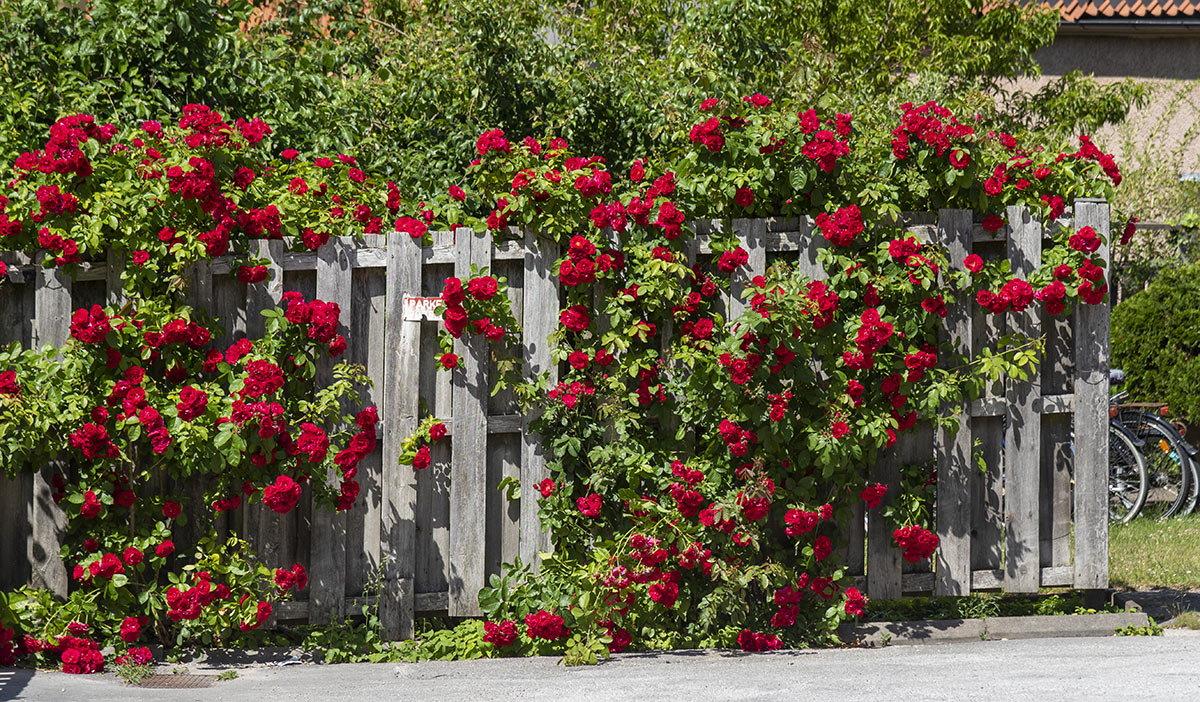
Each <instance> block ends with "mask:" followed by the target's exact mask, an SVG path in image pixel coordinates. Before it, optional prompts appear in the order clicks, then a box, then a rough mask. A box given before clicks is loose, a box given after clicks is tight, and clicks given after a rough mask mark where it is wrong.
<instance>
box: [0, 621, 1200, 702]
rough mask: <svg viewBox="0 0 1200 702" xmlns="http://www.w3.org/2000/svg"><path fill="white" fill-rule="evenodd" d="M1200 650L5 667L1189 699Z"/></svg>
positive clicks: (104, 685)
mask: <svg viewBox="0 0 1200 702" xmlns="http://www.w3.org/2000/svg"><path fill="white" fill-rule="evenodd" d="M1198 662H1200V632H1190V631H1189V632H1169V633H1168V635H1166V636H1162V637H1113V638H1079V639H1033V640H1020V641H979V642H970V643H958V644H944V645H927V646H890V647H887V648H883V649H875V650H866V649H839V650H822V651H792V652H789V651H784V652H776V653H756V654H746V653H741V652H733V651H704V652H677V653H668V654H628V655H621V656H616V657H614V658H613V659H612V660H610V661H607V662H604V663H602V664H600V665H597V666H591V667H583V668H570V669H568V668H563V667H561V666H558V665H556V661H555V659H553V658H537V659H508V660H483V661H464V662H455V663H440V662H434V663H419V664H401V665H395V664H379V665H369V664H354V665H332V666H318V665H296V666H288V667H262V666H252V667H244V668H240V669H239V677H238V678H237V679H236V680H231V681H224V682H219V683H217V685H216V686H215V687H212V688H209V689H202V690H143V689H135V688H129V687H125V686H122V685H121V684H120V682H119V681H117V680H116V679H115V678H114V677H113V676H112V675H111V674H108V675H89V676H74V675H64V674H61V673H42V672H39V673H31V672H30V671H24V670H12V669H0V700H2V701H4V702H7V701H8V700H47V701H55V702H57V701H59V700H64V701H70V702H125V701H126V700H156V701H157V700H166V701H168V702H177V701H178V702H191V701H193V700H196V701H200V702H211V701H215V700H230V701H236V702H243V701H244V702H262V701H263V700H272V701H275V700H313V701H319V702H343V701H346V702H367V701H368V700H369V701H370V702H376V701H380V700H414V701H419V702H428V701H431V700H454V701H455V702H458V701H460V700H547V701H552V702H566V701H568V700H598V701H601V702H615V701H617V700H639V701H640V702H668V701H673V700H686V701H687V702H697V701H699V700H789V701H791V700H797V699H800V700H805V699H812V700H818V701H819V702H834V701H836V700H855V701H861V700H876V699H889V700H897V699H899V700H914V701H915V700H972V699H987V700H989V701H991V702H995V701H996V700H1002V701H1003V702H1018V701H1020V700H1088V701H1089V702H1090V701H1093V700H1134V699H1136V700H1183V699H1193V698H1195V697H1196V696H1197V692H1198V691H1200V665H1198ZM191 672H193V673H205V674H212V673H214V672H215V671H214V670H212V669H206V670H201V669H198V668H196V667H193V668H192V670H191Z"/></svg>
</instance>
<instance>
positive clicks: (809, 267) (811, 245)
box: [796, 217, 829, 280]
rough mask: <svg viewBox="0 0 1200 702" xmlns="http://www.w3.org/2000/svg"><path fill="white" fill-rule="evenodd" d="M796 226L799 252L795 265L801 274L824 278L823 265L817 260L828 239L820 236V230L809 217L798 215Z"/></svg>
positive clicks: (813, 277) (827, 243)
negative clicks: (798, 235)
mask: <svg viewBox="0 0 1200 702" xmlns="http://www.w3.org/2000/svg"><path fill="white" fill-rule="evenodd" d="M796 227H797V228H798V229H799V231H800V252H799V255H798V257H797V261H796V267H797V268H798V269H799V271H800V273H801V275H804V276H805V277H807V278H812V279H813V280H825V278H826V275H825V267H824V266H822V265H821V264H820V262H819V261H817V258H818V256H819V255H820V253H821V249H824V248H825V247H827V246H828V245H829V241H828V240H826V239H825V237H824V236H822V234H821V232H820V231H818V230H817V229H816V228H814V225H813V221H812V219H811V218H809V217H800V218H798V219H797V220H796Z"/></svg>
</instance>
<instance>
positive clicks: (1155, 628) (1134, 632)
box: [1116, 619, 1163, 636]
mask: <svg viewBox="0 0 1200 702" xmlns="http://www.w3.org/2000/svg"><path fill="white" fill-rule="evenodd" d="M1162 635H1163V628H1162V627H1161V626H1159V625H1158V624H1157V623H1155V621H1154V620H1153V619H1151V620H1150V623H1149V624H1147V625H1146V626H1135V625H1133V624H1130V625H1129V626H1120V627H1117V629H1116V636H1162Z"/></svg>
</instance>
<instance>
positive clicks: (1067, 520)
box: [1040, 308, 1075, 567]
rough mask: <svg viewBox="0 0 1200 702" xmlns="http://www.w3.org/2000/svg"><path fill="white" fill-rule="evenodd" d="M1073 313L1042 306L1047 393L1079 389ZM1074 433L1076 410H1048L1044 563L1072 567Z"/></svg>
mask: <svg viewBox="0 0 1200 702" xmlns="http://www.w3.org/2000/svg"><path fill="white" fill-rule="evenodd" d="M1071 327H1072V315H1060V316H1058V317H1054V316H1051V315H1049V314H1046V312H1045V309H1044V308H1043V309H1042V330H1043V332H1044V333H1045V334H1046V358H1045V361H1044V362H1043V363H1042V397H1047V396H1050V395H1071V394H1072V393H1074V392H1075V383H1074V378H1075V360H1074V355H1075V354H1074V336H1073V334H1072V331H1071ZM1073 438H1074V437H1073V433H1072V430H1071V415H1070V413H1069V412H1068V413H1061V414H1046V413H1045V412H1043V413H1042V485H1041V505H1042V507H1041V510H1040V511H1041V564H1042V566H1043V567H1054V566H1069V565H1071V472H1072V468H1071V466H1072V463H1073V462H1074V456H1073V453H1072V443H1073Z"/></svg>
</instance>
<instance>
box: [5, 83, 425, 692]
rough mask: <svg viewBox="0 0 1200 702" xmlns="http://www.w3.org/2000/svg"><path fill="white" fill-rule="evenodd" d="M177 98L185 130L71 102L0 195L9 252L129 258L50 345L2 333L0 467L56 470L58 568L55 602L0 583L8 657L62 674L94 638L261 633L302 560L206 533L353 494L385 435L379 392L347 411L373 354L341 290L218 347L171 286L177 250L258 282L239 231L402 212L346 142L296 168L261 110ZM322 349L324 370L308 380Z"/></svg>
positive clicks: (319, 227)
mask: <svg viewBox="0 0 1200 702" xmlns="http://www.w3.org/2000/svg"><path fill="white" fill-rule="evenodd" d="M183 112H184V114H183V116H182V117H181V118H180V120H179V123H178V126H177V127H167V128H164V127H162V126H161V125H160V124H159V123H157V122H144V123H143V124H141V125H140V126H139V127H137V128H135V129H133V130H129V131H127V132H125V133H119V132H118V130H117V129H116V128H115V127H113V126H112V125H102V124H97V123H96V122H95V120H93V119H92V118H91V117H89V116H86V115H77V116H73V117H67V118H64V119H62V120H60V121H59V122H58V123H56V124H55V126H54V128H53V129H52V130H51V135H50V140H49V141H48V142H46V144H45V146H44V147H43V148H42V149H39V150H37V151H33V152H29V153H26V154H24V155H22V156H21V157H20V158H19V159H18V160H17V163H16V164H15V167H14V178H13V180H12V181H11V182H9V184H8V188H9V189H8V191H7V195H5V196H4V197H0V210H2V213H0V234H2V235H3V236H2V238H0V247H2V248H4V249H16V250H25V251H28V252H30V253H33V252H35V251H45V252H47V253H46V255H45V257H44V260H43V261H41V262H42V265H46V266H64V267H67V268H70V267H72V266H74V265H75V264H76V263H78V262H81V261H83V260H86V259H88V258H91V257H93V256H95V255H97V254H100V253H102V252H104V251H105V250H114V251H117V252H119V253H122V254H124V255H126V256H127V258H128V263H127V265H126V267H125V272H124V290H125V292H126V294H127V295H128V296H129V302H128V303H126V304H124V305H122V306H120V307H103V308H102V307H100V306H92V307H90V308H86V309H78V310H76V311H75V312H74V314H73V315H72V317H71V320H70V338H69V341H68V343H67V344H66V345H65V346H63V347H61V348H57V349H55V348H49V347H47V348H46V349H42V350H34V349H29V350H22V349H21V348H20V347H19V346H18V345H15V344H14V345H13V346H11V347H9V348H7V349H4V350H0V367H3V368H4V370H3V371H2V373H3V376H2V378H3V385H0V387H2V388H3V392H2V393H0V437H2V438H0V464H2V465H4V468H5V472H6V473H7V474H8V475H9V477H12V476H14V475H15V474H16V473H17V472H18V471H20V470H24V469H26V468H28V467H40V466H43V465H46V466H49V467H50V470H49V475H48V479H49V480H50V482H51V485H52V488H53V495H52V496H53V498H54V501H55V502H57V503H58V504H60V505H61V506H62V508H63V509H64V511H65V512H66V516H67V529H66V534H65V537H64V539H63V543H64V546H63V549H62V553H61V556H62V558H63V560H64V562H65V564H66V566H67V569H68V572H69V574H70V578H71V586H70V594H69V597H68V598H67V600H66V602H60V601H55V600H53V599H52V598H50V596H49V595H48V593H45V592H43V591H29V590H26V591H23V593H22V594H21V595H19V596H18V595H14V596H12V597H10V598H9V605H10V607H9V612H10V613H11V617H8V618H6V619H5V624H7V625H8V626H9V627H10V628H13V625H16V627H15V630H16V631H18V632H19V633H20V634H21V636H22V638H20V639H19V640H18V643H17V645H16V646H15V648H14V649H13V651H14V655H23V654H30V655H35V656H39V658H38V659H37V660H38V661H39V662H41V663H55V662H58V659H59V658H61V663H62V665H63V669H64V670H68V672H92V671H94V670H102V669H103V665H104V660H103V657H99V658H96V656H97V655H99V654H98V653H97V652H98V651H99V650H100V649H101V648H103V645H104V644H110V645H114V646H115V647H116V648H117V650H118V651H122V650H125V649H126V648H128V647H130V646H133V645H135V644H136V643H138V642H145V641H152V640H153V641H160V642H164V643H170V644H184V643H204V644H220V645H226V644H229V643H231V642H233V641H236V640H237V639H238V637H239V636H246V635H248V632H252V631H254V630H256V629H257V628H258V627H259V626H261V624H262V623H263V622H264V621H265V620H266V619H267V618H268V617H269V616H270V614H271V611H272V602H277V601H279V600H281V599H286V598H287V597H289V596H290V594H291V593H292V592H294V591H296V590H298V589H303V588H304V587H305V586H306V583H307V573H306V571H305V569H304V566H303V564H299V563H297V564H294V565H291V566H289V567H287V568H279V569H271V568H268V567H267V566H265V565H263V564H262V563H261V562H260V561H259V560H258V558H257V556H256V555H255V554H254V553H253V552H252V550H251V549H250V547H249V545H248V544H247V543H246V542H245V541H243V540H241V539H239V538H237V537H236V536H231V537H229V538H228V539H226V538H218V537H217V532H216V531H215V526H216V525H215V516H216V515H217V514H218V513H220V512H229V511H233V510H238V509H241V508H244V506H245V505H247V504H251V503H261V504H263V505H264V506H265V507H267V508H268V509H270V510H273V511H274V512H276V513H279V514H287V513H288V512H290V511H291V510H293V509H295V508H296V506H297V504H298V503H299V501H300V500H301V499H302V498H309V499H311V501H312V504H313V506H314V508H318V509H319V508H325V509H331V510H339V511H341V510H347V509H350V508H352V507H353V505H354V504H355V502H356V500H357V496H358V493H359V483H358V481H357V479H356V477H357V471H358V463H359V461H361V460H362V458H363V457H365V456H366V455H368V454H370V453H371V452H372V451H373V450H374V449H375V446H376V442H377V437H376V431H375V427H376V424H377V423H378V420H379V416H378V412H377V411H376V410H375V408H374V407H366V408H360V409H356V410H352V409H351V408H355V407H356V406H357V404H358V394H357V392H358V389H359V388H362V387H364V386H365V385H366V384H367V383H368V382H369V381H368V379H367V378H366V376H365V372H364V370H363V369H362V368H361V367H358V366H355V365H352V364H349V363H346V362H338V361H337V357H338V356H340V355H342V354H343V353H344V352H345V350H346V346H347V341H346V339H345V338H344V337H343V336H342V335H341V334H339V320H340V318H341V315H342V313H343V311H342V310H340V309H339V308H338V305H336V304H334V303H329V302H326V301H322V300H309V299H305V298H303V297H302V296H301V295H300V294H299V293H295V292H288V293H285V294H284V295H283V300H282V304H281V306H280V307H279V308H276V309H273V310H267V311H265V312H264V313H263V316H264V317H265V320H264V327H265V331H264V334H263V336H262V338H260V339H249V338H244V337H240V338H236V339H235V340H234V341H232V343H229V344H220V345H218V344H217V343H216V340H217V339H218V338H220V337H221V336H222V331H221V330H220V329H219V328H217V327H216V326H215V325H214V324H213V323H212V321H211V320H210V319H209V318H208V317H207V316H206V312H205V311H203V310H197V309H193V308H191V307H189V306H187V305H186V304H184V303H183V302H182V300H183V293H185V292H186V290H185V289H184V286H185V282H184V281H185V272H186V269H187V266H189V265H191V264H192V263H195V262H197V261H203V260H208V259H211V258H212V257H216V256H221V255H226V254H231V255H233V256H234V257H235V262H236V261H237V260H241V261H242V265H240V267H239V269H238V271H237V275H238V278H239V279H240V280H242V282H244V283H246V284H247V285H259V284H263V283H264V282H265V278H266V269H265V267H261V266H258V265H255V262H254V261H251V260H248V259H244V258H243V256H244V254H245V252H246V251H248V250H249V247H248V242H249V241H251V240H253V239H271V238H281V237H283V236H284V235H285V234H294V235H295V240H294V241H295V243H294V245H295V246H296V247H297V248H308V249H312V248H316V247H318V246H319V245H320V244H322V243H323V242H324V241H326V240H327V239H328V237H329V235H330V234H335V235H342V234H348V233H358V234H362V233H370V232H373V231H380V230H381V228H382V224H381V222H382V217H383V216H385V215H387V216H390V215H391V214H393V213H398V212H399V210H400V203H399V195H398V193H397V192H396V189H395V186H394V185H390V184H387V183H378V184H376V183H374V182H372V181H371V180H370V179H368V178H367V176H366V174H365V173H363V172H362V171H360V170H359V169H357V168H356V165H355V160H354V159H353V158H352V157H350V156H346V155H341V156H338V157H337V158H316V159H314V160H312V161H311V162H308V161H307V160H306V162H305V163H304V164H303V165H300V164H298V163H296V161H297V159H298V155H297V154H296V153H295V152H293V151H290V150H284V151H283V153H282V154H281V156H280V158H281V159H282V160H281V161H276V162H275V163H274V165H270V164H268V163H266V162H265V161H264V160H263V159H265V158H268V157H267V151H266V145H267V143H268V141H269V140H268V136H269V135H270V133H271V129H270V127H269V126H268V125H266V124H264V123H262V122H261V121H260V120H249V121H247V120H237V121H236V122H234V123H232V124H231V123H227V122H226V121H225V120H224V119H223V118H222V117H221V116H220V115H219V114H217V113H216V112H214V111H213V110H211V109H209V108H206V107H202V106H196V105H189V106H187V107H185V108H184V111H183ZM310 181H311V187H310V186H309V184H308V183H309V182H310ZM375 185H378V186H379V187H378V188H375ZM376 197H377V199H378V202H376V200H375V199H370V204H368V199H369V198H376ZM423 235H424V232H423V231H422V232H421V234H419V235H418V236H423ZM320 364H328V365H330V366H332V378H333V380H332V382H331V383H329V384H327V385H324V386H323V387H316V385H315V378H316V375H317V368H318V366H319V365H320ZM185 485H186V486H188V489H187V490H186V491H185V490H184V486H185ZM181 527H184V529H183V530H180V528H181ZM0 614H4V613H3V612H0ZM63 637H68V638H67V639H64V638H63ZM89 646H90V648H89ZM96 646H99V648H97V647H96ZM71 651H84V652H88V653H71ZM80 660H84V661H86V663H84V664H81V663H79V661H80Z"/></svg>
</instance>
